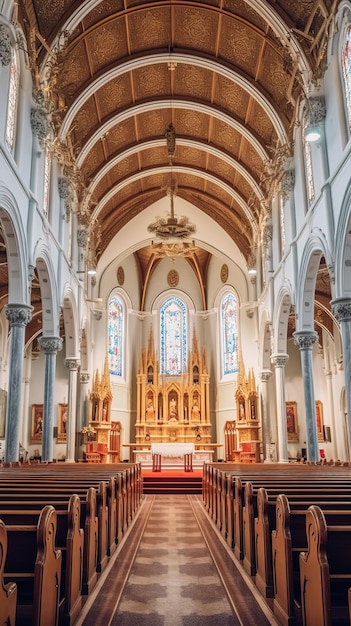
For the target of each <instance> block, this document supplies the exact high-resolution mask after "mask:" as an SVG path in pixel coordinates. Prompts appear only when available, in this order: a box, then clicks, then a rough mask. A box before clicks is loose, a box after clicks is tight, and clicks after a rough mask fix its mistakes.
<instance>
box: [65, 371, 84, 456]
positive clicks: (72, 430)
mask: <svg viewBox="0 0 351 626" xmlns="http://www.w3.org/2000/svg"><path fill="white" fill-rule="evenodd" d="M65 365H66V367H67V368H68V370H69V380H68V419H67V428H66V430H67V453H66V462H67V463H74V461H75V459H74V451H75V439H76V419H77V383H78V369H79V367H80V361H79V359H66V360H65Z"/></svg>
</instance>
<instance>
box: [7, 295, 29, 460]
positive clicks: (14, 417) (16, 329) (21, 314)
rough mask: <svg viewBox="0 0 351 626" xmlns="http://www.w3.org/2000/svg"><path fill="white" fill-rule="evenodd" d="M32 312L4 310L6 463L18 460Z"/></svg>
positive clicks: (14, 307) (19, 307)
mask: <svg viewBox="0 0 351 626" xmlns="http://www.w3.org/2000/svg"><path fill="white" fill-rule="evenodd" d="M32 310H33V308H32V307H31V306H27V305H25V304H8V305H7V306H6V310H5V315H6V319H7V320H8V321H9V324H10V330H11V333H10V356H9V378H8V380H9V383H8V394H7V406H6V431H5V438H6V443H5V456H4V460H5V462H7V463H10V462H13V461H18V459H19V443H20V441H19V435H20V421H21V389H22V370H23V357H24V337H25V327H26V326H27V324H28V322H29V321H30V319H31V316H32Z"/></svg>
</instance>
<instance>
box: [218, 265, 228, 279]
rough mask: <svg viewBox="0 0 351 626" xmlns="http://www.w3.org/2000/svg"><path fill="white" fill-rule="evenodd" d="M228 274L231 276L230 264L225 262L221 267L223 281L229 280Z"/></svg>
mask: <svg viewBox="0 0 351 626" xmlns="http://www.w3.org/2000/svg"><path fill="white" fill-rule="evenodd" d="M228 276H229V268H228V265H227V264H226V263H223V265H222V267H221V272H220V277H221V281H222V283H226V282H227V280H228Z"/></svg>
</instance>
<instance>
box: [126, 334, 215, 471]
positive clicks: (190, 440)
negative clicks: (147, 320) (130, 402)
mask: <svg viewBox="0 0 351 626" xmlns="http://www.w3.org/2000/svg"><path fill="white" fill-rule="evenodd" d="M211 439H212V438H211V422H210V400H209V376H208V370H207V363H206V355H205V352H204V351H203V352H202V354H200V352H199V349H198V345H197V340H196V336H195V333H194V335H193V340H192V349H191V351H190V352H189V355H188V366H187V371H186V372H184V373H182V374H180V375H168V374H160V370H159V363H158V360H157V358H156V351H155V347H154V340H153V335H152V331H151V332H150V336H149V341H148V346H147V349H144V350H142V352H141V355H140V361H139V368H138V375H137V418H136V423H135V444H136V445H135V450H134V451H133V452H134V459H135V460H141V461H143V460H144V461H145V460H146V457H148V458H149V457H150V455H151V448H152V447H153V445H154V444H165V446H166V444H172V443H173V444H193V445H194V446H195V447H196V450H195V448H194V455H196V456H198V455H199V452H200V450H201V449H202V450H203V454H204V455H205V456H204V457H201V463H202V462H203V460H212V456H213V450H212V451H211V452H210V450H211V446H212V443H211ZM164 450H166V447H165V448H164ZM179 450H180V446H179ZM164 456H166V455H164ZM144 457H145V458H144ZM150 458H151V457H150ZM199 458H200V456H199Z"/></svg>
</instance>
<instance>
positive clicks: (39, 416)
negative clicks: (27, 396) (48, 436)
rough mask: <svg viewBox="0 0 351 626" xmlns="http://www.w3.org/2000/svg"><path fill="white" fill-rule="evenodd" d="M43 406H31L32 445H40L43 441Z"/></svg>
mask: <svg viewBox="0 0 351 626" xmlns="http://www.w3.org/2000/svg"><path fill="white" fill-rule="evenodd" d="M43 411H44V405H43V404H32V443H41V441H42V439H43Z"/></svg>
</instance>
